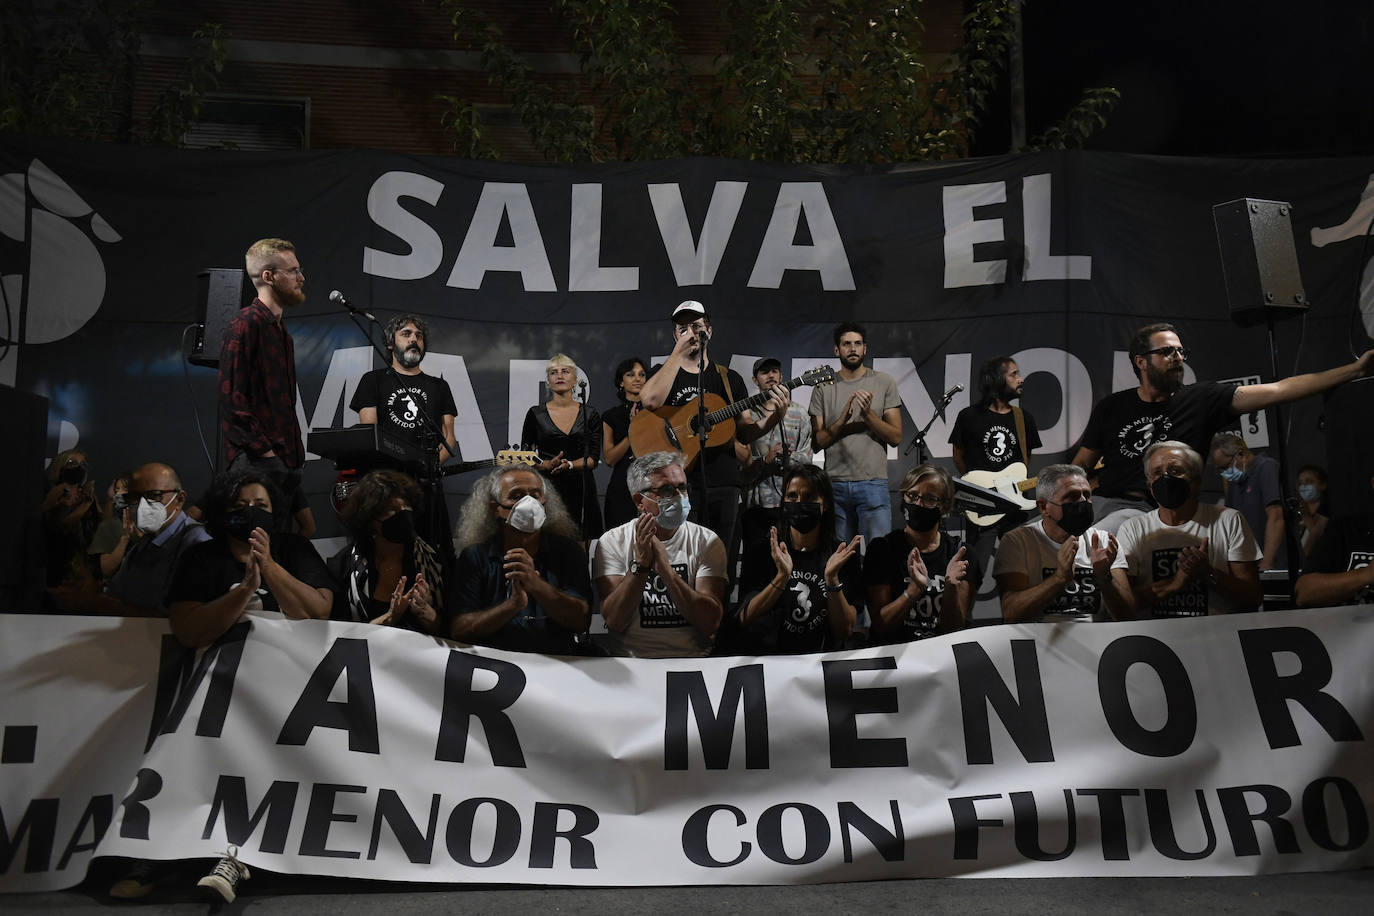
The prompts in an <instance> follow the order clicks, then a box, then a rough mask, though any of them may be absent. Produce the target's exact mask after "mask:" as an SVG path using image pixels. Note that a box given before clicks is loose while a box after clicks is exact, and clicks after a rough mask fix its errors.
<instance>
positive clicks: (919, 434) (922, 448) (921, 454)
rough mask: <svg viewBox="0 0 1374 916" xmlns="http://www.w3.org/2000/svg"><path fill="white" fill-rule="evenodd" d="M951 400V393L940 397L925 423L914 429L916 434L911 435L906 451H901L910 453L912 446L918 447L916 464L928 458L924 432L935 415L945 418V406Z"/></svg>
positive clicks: (926, 431)
mask: <svg viewBox="0 0 1374 916" xmlns="http://www.w3.org/2000/svg"><path fill="white" fill-rule="evenodd" d="M952 400H954V396H953V395H951V396H949V397H947V398H944V397H942V398H940V403H939V405H938V406H937V407H936V408H935V412H934V413H932V414H931V415H930V419H929V420H928V421H927V422H926V425H925V426H922V427H921V428H920V429H918V430H917V431H916V435H914V436H912V437H911V444H910V445H908V446H907V447H906V451H904V452H902V454H903V455H910V454H911V450H912V449H913V448H914V449H918V451H917V452H916V464H917V465H922V464H925V463H926V461H927V460H928V459H929V456H928V455H927V454H926V433H928V432H930V428H931V427H932V426H934V425H935V418H936V417H939V418H940V419H941V420H943V419H944V418H945V408H946V407H948V406H949V402H950V401H952Z"/></svg>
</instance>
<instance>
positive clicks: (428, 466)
mask: <svg viewBox="0 0 1374 916" xmlns="http://www.w3.org/2000/svg"><path fill="white" fill-rule="evenodd" d="M348 317H349V320H351V321H352V322H353V324H354V325H355V326H357V328H358V330H359V331H360V332H361V333H362V335H363V336H364V337H366V338H367V342H368V344H369V345H371V347H372V351H373V352H374V353H376V354H377V355H378V356H379V357H381V359H382V362H383V364H384V365H385V366H386V373H387V375H388V376H390V378H391V380H392V383H393V384H394V385H395V386H396V387H397V388H404V387H405V385H406V382H405V379H404V377H403V376H402V375H401V374H400V373H399V372H397V371H396V367H395V366H394V365H392V351H391V350H390V349H383V348H382V347H380V346H378V345H377V341H376V339H375V338H374V336H373V333H372V328H371V327H367V326H364V324H363V322H362V319H363V318H366V319H367V320H368V322H369V323H370V324H371V325H372V326H373V327H377V328H381V322H380V321H378V320H377V319H376V318H374V317H373V316H372V315H371V314H369V313H367V312H363V311H361V310H358V309H353V308H349V309H348ZM426 343H428V341H426ZM382 408H383V405H381V404H378V405H377V423H378V424H380V423H381V422H382ZM415 409H416V410H417V411H418V412H419V416H420V425H421V427H422V431H421V433H420V452H421V454H423V455H424V460H423V463H422V464H421V465H420V473H419V477H420V481H419V482H420V487H421V489H422V490H423V491H424V494H425V518H424V522H425V530H424V535H423V536H424V538H425V541H426V542H427V543H428V544H429V545H430V546H431V547H434V548H435V549H436V550H438V551H439V553H440V555H441V556H442V557H443V558H444V559H445V561H446V562H447V563H449V564H450V565H451V564H452V563H453V562H454V561H455V560H456V557H454V555H453V538H452V536H451V535H450V534H449V532H447V531H444V530H442V529H444V528H446V527H447V519H448V512H447V508H448V507H447V505H446V504H445V502H444V486H443V479H444V478H443V473H442V472H441V471H440V469H439V465H440V463H441V462H440V461H439V448H440V444H441V443H442V444H443V445H444V446H445V447H447V445H448V443H446V442H444V433H443V429H442V428H441V427H440V426H439V424H438V423H437V422H435V420H434V417H433V416H432V415H431V414H430V412H429V410H428V409H426V407H425V405H424V404H423V403H421V402H420V401H416V402H415ZM450 457H452V455H450ZM436 529H439V530H436Z"/></svg>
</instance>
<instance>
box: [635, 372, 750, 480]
mask: <svg viewBox="0 0 1374 916" xmlns="http://www.w3.org/2000/svg"><path fill="white" fill-rule="evenodd" d="M661 368H662V364H660V365H658V366H655V367H654V368H653V372H650V373H649V374H650V375H653V374H655V373H657V372H658V371H659V369H661ZM726 372H728V373H729V375H730V390H729V391H728V392H727V391H726V390H725V381H724V379H722V378H721V375H720V369H719V368H717V366H716V364H715V363H711V364H709V365H708V366H707V367H706V373H705V376H706V378H705V381H706V390H707V391H708V392H710V393H711V394H716V395H719V396H720V397H721V399H722V400H724V401H725V403H726V404H732V403H734V402H735V401H742V400H744V399H745V398H747V397H749V395H750V394H751V393H752V392H750V391H749V389H747V388H745V387H744V379H743V378H741V377H740V374H739V373H738V372H736V371H735V370H733V369H727V370H726ZM697 381H698V380H697V373H695V372H688V371H687V370H686V369H679V370H678V371H677V376H676V377H674V378H673V387H672V389H671V390H670V391H669V392H668V396H667V397H666V398H664V399H663V406H664V407H681V406H682V405H683V404H691V405H692V406H693V408H694V409H695V407H696V398H697ZM707 413H710V410H709V409H708V410H707ZM704 459H705V461H706V485H707V486H709V487H737V486H739V485H740V475H739V459H738V458H736V457H735V440H734V439H730V440H728V441H726V442H725V444H724V445H713V446H711V447H710V448H707V449H706V450H705V454H704ZM696 475H697V470H696V468H695V466H693V469H692V470H691V471H689V472H688V474H687V476H688V479H689V480H691V481H693V482H695V481H696V479H697V476H696Z"/></svg>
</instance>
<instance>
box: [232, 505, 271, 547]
mask: <svg viewBox="0 0 1374 916" xmlns="http://www.w3.org/2000/svg"><path fill="white" fill-rule="evenodd" d="M254 528H261V529H262V530H263V531H266V532H267V533H269V534H271V533H272V528H273V525H272V513H271V512H269V511H268V510H267V509H264V508H262V507H261V506H246V507H244V508H242V509H235V510H234V511H233V512H231V513H229V519H228V521H227V522H226V523H225V525H224V530H225V531H226V532H227V533H228V534H229V536H230V537H232V538H237V539H238V540H240V541H246V540H248V537H249V535H251V534H252V533H253V529H254Z"/></svg>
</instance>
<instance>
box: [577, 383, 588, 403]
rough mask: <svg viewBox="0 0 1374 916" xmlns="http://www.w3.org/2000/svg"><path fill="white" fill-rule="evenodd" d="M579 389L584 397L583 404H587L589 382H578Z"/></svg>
mask: <svg viewBox="0 0 1374 916" xmlns="http://www.w3.org/2000/svg"><path fill="white" fill-rule="evenodd" d="M577 388H578V391H579V392H580V393H581V395H582V403H583V404H585V403H587V380H586V379H583V380H582V381H580V382H578V383H577Z"/></svg>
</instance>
